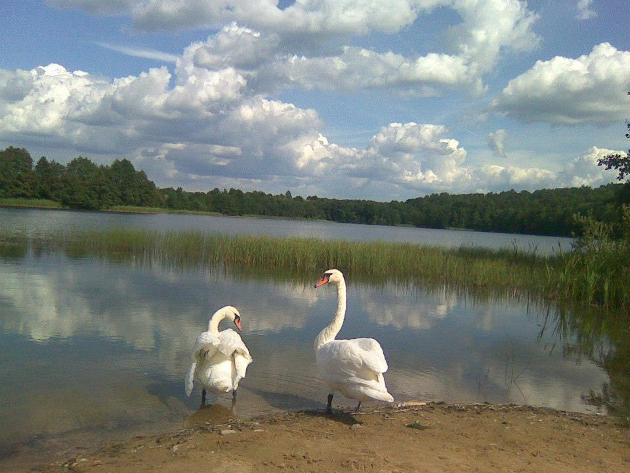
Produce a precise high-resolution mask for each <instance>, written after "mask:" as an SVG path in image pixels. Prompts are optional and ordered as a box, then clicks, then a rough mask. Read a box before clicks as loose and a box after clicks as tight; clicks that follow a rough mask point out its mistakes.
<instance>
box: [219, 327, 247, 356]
mask: <svg viewBox="0 0 630 473" xmlns="http://www.w3.org/2000/svg"><path fill="white" fill-rule="evenodd" d="M219 342H220V343H219V350H220V351H221V353H223V354H224V355H225V356H231V355H232V354H234V353H238V354H240V355H242V356H244V357H245V358H248V359H249V360H250V361H251V359H252V357H251V355H250V354H249V350H248V349H247V347H246V346H245V344H244V343H243V340H242V339H241V336H240V335H239V334H238V333H236V332H235V331H234V330H232V329H231V328H228V329H227V330H223V331H221V332H219Z"/></svg>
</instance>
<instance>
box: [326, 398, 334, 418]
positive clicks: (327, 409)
mask: <svg viewBox="0 0 630 473" xmlns="http://www.w3.org/2000/svg"><path fill="white" fill-rule="evenodd" d="M332 399H333V393H330V394H329V395H328V404H327V405H326V414H332Z"/></svg>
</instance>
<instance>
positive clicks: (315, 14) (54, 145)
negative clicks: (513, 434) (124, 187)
mask: <svg viewBox="0 0 630 473" xmlns="http://www.w3.org/2000/svg"><path fill="white" fill-rule="evenodd" d="M0 15H1V18H2V23H3V30H2V33H1V35H0V147H2V148H4V147H6V146H18V147H25V148H26V149H28V150H29V151H30V152H31V154H32V155H33V157H34V159H35V160H36V159H38V158H39V157H40V156H46V157H47V158H49V159H55V160H57V161H59V162H62V163H67V162H68V161H69V160H71V159H72V158H74V157H76V156H79V155H82V156H87V157H89V158H90V159H92V160H93V161H95V162H98V163H102V164H107V163H110V162H111V161H113V160H114V159H117V158H127V159H130V160H131V161H132V162H133V163H134V165H135V166H136V168H140V169H144V170H145V171H146V173H147V175H148V177H149V178H150V179H152V180H153V181H155V182H156V183H157V184H158V185H159V186H161V187H165V186H174V187H177V186H181V187H183V188H184V189H187V190H202V191H207V190H210V189H212V188H214V187H219V188H230V187H234V188H239V189H242V190H262V191H265V192H271V193H281V192H282V193H284V192H285V191H286V190H291V192H292V193H293V195H303V196H308V195H314V194H316V195H319V196H327V197H338V198H360V199H374V200H381V201H388V200H393V199H396V200H405V199H408V198H413V197H417V196H420V195H426V194H430V193H434V192H449V193H468V192H490V191H492V192H497V191H502V190H508V189H516V190H522V189H526V190H535V189H539V188H550V187H559V186H562V187H569V186H580V185H590V186H599V185H601V184H604V183H607V182H613V181H615V178H616V174H615V173H614V172H613V171H605V170H604V169H602V168H601V167H599V166H597V159H598V158H600V157H602V156H605V155H606V154H610V153H611V152H623V151H624V150H627V148H628V142H627V140H626V139H625V137H624V131H625V125H624V120H626V119H628V118H630V101H629V100H628V97H627V96H626V95H625V93H626V91H628V90H630V34H628V31H627V25H628V24H630V9H628V6H627V2H625V1H621V0H610V1H603V0H591V1H588V0H557V1H552V0H540V1H529V2H525V1H519V0H390V1H388V2H383V1H382V0H298V1H295V2H293V1H285V0H283V1H281V2H280V3H278V0H212V1H206V0H194V1H192V0H191V1H181V0H47V1H35V0H19V1H18V0H5V1H4V2H2V5H1V8H0Z"/></svg>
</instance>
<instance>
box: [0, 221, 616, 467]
mask: <svg viewBox="0 0 630 473" xmlns="http://www.w3.org/2000/svg"><path fill="white" fill-rule="evenodd" d="M7 214H8V215H9V217H8V221H9V223H8V224H7V223H6V222H7ZM42 214H44V217H42ZM60 214H61V215H60ZM101 217H102V219H103V221H101V222H99V218H101ZM153 217H155V219H154V218H153ZM166 217H170V218H175V221H179V219H178V218H177V217H179V216H166ZM166 217H164V218H166ZM40 218H43V219H45V220H46V221H47V222H48V223H47V224H45V225H44V226H43V227H37V226H36V225H32V226H31V225H29V224H28V222H29V220H32V219H35V221H39V220H38V219H40ZM84 218H85V219H86V222H87V223H85V225H92V226H95V227H99V228H102V227H103V226H108V225H118V224H119V222H121V221H123V222H126V223H125V225H128V226H135V225H138V223H137V222H136V223H133V222H134V220H135V219H139V220H142V221H143V222H147V221H151V222H153V224H154V227H152V228H162V226H161V225H162V224H158V223H157V222H160V221H162V218H163V217H162V216H130V215H124V216H119V215H111V214H105V215H103V214H90V213H77V212H69V213H66V212H49V211H44V212H42V211H8V212H7V211H6V210H2V211H0V222H1V223H2V225H3V228H7V226H5V225H8V226H10V228H11V229H12V230H15V231H28V232H40V231H49V230H53V229H55V228H62V227H63V228H66V229H67V228H68V227H69V226H75V227H77V228H78V227H81V228H83V227H84V226H85V225H84V224H82V223H81V220H82V219H84ZM196 218H200V217H188V216H186V218H185V219H184V221H185V222H187V223H188V224H189V225H190V226H192V227H194V228H205V227H204V225H208V226H209V227H208V228H212V229H216V228H217V227H220V228H221V231H224V232H225V231H227V230H226V228H228V227H227V225H228V223H234V225H237V226H238V225H243V227H241V228H240V229H239V230H233V229H232V231H245V230H243V228H244V227H245V226H246V225H254V223H253V221H252V220H250V219H231V218H230V219H223V218H218V220H206V219H207V218H206V217H201V219H202V220H203V223H197V224H196V225H197V226H195V224H193V223H192V222H194V219H196ZM211 219H217V218H216V217H211ZM64 221H65V223H64ZM209 222H220V223H209ZM243 222H245V223H243ZM259 222H262V223H259ZM274 224H277V225H279V226H280V227H282V228H284V230H283V231H282V232H281V233H282V234H286V233H291V232H294V233H293V234H301V233H300V232H301V231H303V230H301V229H300V228H301V227H303V226H311V225H312V226H313V228H321V227H318V225H324V226H326V225H328V224H326V223H321V222H317V223H310V222H297V223H295V222H287V221H275V220H274V221H271V220H262V221H256V225H263V226H265V228H266V229H268V230H269V231H271V230H270V229H271V228H272V227H273V225H274ZM293 224H295V226H296V227H297V228H298V229H297V230H296V229H292V230H291V228H292V226H293ZM46 225H48V226H46ZM143 225H144V224H143ZM182 226H184V224H183V223H182V224H180V225H179V227H178V228H181V227H182ZM44 227H45V228H44ZM342 227H345V226H339V227H338V226H337V225H329V228H342ZM349 227H351V228H352V229H353V230H354V232H355V233H356V234H357V235H359V234H361V235H362V236H363V237H365V234H366V233H367V232H368V231H372V229H371V228H370V227H367V229H366V227H363V226H358V225H351V226H349ZM248 228H250V227H248ZM383 228H386V230H384V231H390V229H388V228H387V227H379V229H383ZM391 230H392V231H393V230H400V231H402V232H404V233H406V232H409V231H413V230H414V229H391ZM451 233H454V234H457V235H465V234H468V233H472V232H448V234H451ZM310 236H313V234H312V233H311V234H310ZM326 236H327V237H330V236H331V235H330V234H329V233H327V234H326ZM492 237H493V235H488V238H492ZM400 238H404V237H400ZM398 241H400V240H398ZM465 244H469V243H468V242H467V243H465ZM324 269H327V268H322V270H324ZM319 277H320V274H313V278H312V281H292V282H287V281H286V280H282V278H278V277H276V278H271V277H266V276H265V275H264V274H259V275H256V276H255V277H254V276H248V277H245V276H243V275H238V276H237V275H232V274H229V273H226V272H224V271H215V270H212V269H205V270H200V269H193V268H185V267H173V266H169V267H166V266H163V265H160V264H155V263H151V262H142V261H135V260H134V261H129V262H112V261H108V260H106V259H98V258H70V257H68V256H66V255H65V254H63V253H37V254H36V253H33V252H30V251H29V252H28V253H27V254H26V255H19V256H13V257H7V256H5V257H1V258H0V367H2V369H0V467H2V465H3V464H4V465H5V467H7V468H9V467H10V466H11V465H14V464H17V463H16V462H18V463H19V461H23V459H24V458H26V457H28V458H29V461H34V460H40V461H42V460H46V461H53V460H58V459H62V458H67V457H69V456H74V455H77V454H80V453H81V451H82V450H81V449H85V448H93V447H94V446H95V445H96V444H98V443H99V442H101V441H104V440H112V439H121V438H125V437H127V436H130V435H133V434H139V433H147V432H155V431H163V430H167V429H177V428H181V427H183V426H191V425H194V424H195V423H198V422H201V423H204V422H212V416H213V415H216V413H217V410H216V409H215V410H208V409H206V410H204V411H201V412H197V408H198V406H199V402H200V390H199V388H198V387H196V388H195V390H194V391H193V394H192V396H191V397H190V398H187V397H186V395H185V393H184V385H183V379H184V375H185V373H186V370H187V368H188V366H189V363H190V350H191V348H192V345H193V344H194V341H195V338H196V336H197V335H198V334H199V332H201V331H204V330H206V327H207V321H208V317H209V315H211V313H212V312H213V311H214V310H216V309H218V308H219V307H221V306H224V305H227V304H231V305H235V306H237V307H238V308H239V309H240V311H241V314H242V323H243V332H242V337H243V339H244V341H245V343H246V344H247V345H248V347H249V349H250V351H251V353H252V356H253V358H254V363H253V364H252V365H251V366H250V368H249V371H248V375H247V378H246V379H244V380H243V381H242V382H241V386H240V389H239V399H238V403H237V412H238V415H242V416H252V415H256V414H261V413H267V412H273V411H277V410H286V409H305V408H323V407H324V406H325V402H326V395H327V393H328V391H327V388H326V386H325V385H324V383H323V382H322V381H321V380H320V378H319V376H318V374H317V370H316V367H315V360H314V354H313V349H312V343H313V340H314V338H315V336H316V335H317V333H318V332H319V330H321V329H322V328H323V327H324V326H325V325H327V324H328V322H329V320H330V318H331V317H332V315H333V313H334V310H335V307H336V292H335V291H334V288H333V287H328V286H324V287H322V288H319V289H315V288H314V287H313V284H314V282H316V280H317V279H318V278H319ZM580 317H582V315H579V317H578V314H572V313H567V312H565V311H563V312H559V311H558V310H556V309H554V308H550V307H546V306H544V305H542V304H537V303H535V302H532V301H526V300H516V299H509V298H506V299H502V300H493V299H484V298H482V297H480V296H475V295H472V294H468V295H465V294H461V293H457V292H454V291H450V290H448V289H446V288H439V287H438V288H431V289H429V288H422V287H409V286H398V285H395V284H393V283H392V284H385V285H383V284H379V285H368V284H358V283H354V282H353V281H349V287H348V314H347V316H346V322H345V324H344V327H343V329H342V331H341V333H340V334H339V338H354V337H374V338H376V339H377V340H379V341H380V343H381V345H382V346H383V349H384V351H385V354H386V357H387V359H388V362H389V366H390V370H389V371H388V372H387V373H386V376H385V379H386V383H387V386H388V388H389V391H390V392H391V394H392V395H393V396H394V398H395V399H396V401H397V402H398V401H406V400H425V401H427V400H429V401H447V402H486V401H487V402H492V403H519V404H530V405H537V406H548V407H553V408H558V409H564V410H570V411H579V412H597V411H599V410H600V408H599V407H597V406H598V404H599V403H598V402H597V401H593V399H598V398H599V397H606V396H607V395H609V394H610V392H611V390H612V388H614V387H615V384H614V381H615V380H614V379H612V378H613V377H612V376H611V375H610V374H609V373H610V368H609V367H608V366H607V364H606V360H607V358H605V355H606V354H608V355H609V354H610V353H611V346H613V345H614V340H612V341H611V340H610V339H609V338H606V337H605V336H604V335H605V334H602V335H601V336H600V337H599V338H597V337H596V334H595V333H594V331H593V326H592V324H591V325H589V327H590V332H589V334H590V335H589V336H591V337H593V338H594V339H592V340H590V342H589V343H588V344H586V345H584V344H583V343H584V338H585V335H584V333H581V332H580V330H579V325H580V320H582V319H581V318H580ZM224 323H225V322H224ZM598 347H600V348H598ZM598 354H599V355H600V356H601V358H600V357H598ZM626 364H627V363H626ZM209 401H210V402H216V405H217V406H218V409H219V411H220V410H221V409H223V410H224V411H225V409H224V408H227V406H229V404H230V396H229V395H223V396H215V395H210V398H209ZM335 403H336V404H340V405H347V406H354V404H355V403H354V401H350V400H347V399H344V398H343V397H342V396H340V395H337V396H336V397H335ZM221 406H222V407H221ZM602 412H605V411H602ZM200 419H201V420H200ZM0 469H2V468H0Z"/></svg>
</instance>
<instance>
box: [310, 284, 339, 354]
mask: <svg viewBox="0 0 630 473" xmlns="http://www.w3.org/2000/svg"><path fill="white" fill-rule="evenodd" d="M345 316H346V282H345V281H344V280H343V279H342V280H341V281H340V282H339V283H337V312H335V317H334V318H333V319H332V321H331V322H330V324H328V326H327V327H325V328H324V329H323V330H322V331H321V332H319V335H317V338H316V339H315V350H317V349H319V348H320V347H321V346H322V345H325V344H326V343H328V342H330V341H332V340H334V339H335V337H336V336H337V334H338V333H339V330H341V326H342V325H343V319H344V318H345Z"/></svg>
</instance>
